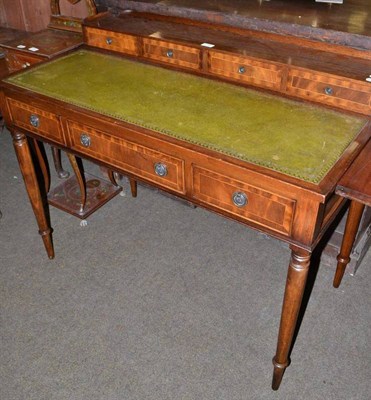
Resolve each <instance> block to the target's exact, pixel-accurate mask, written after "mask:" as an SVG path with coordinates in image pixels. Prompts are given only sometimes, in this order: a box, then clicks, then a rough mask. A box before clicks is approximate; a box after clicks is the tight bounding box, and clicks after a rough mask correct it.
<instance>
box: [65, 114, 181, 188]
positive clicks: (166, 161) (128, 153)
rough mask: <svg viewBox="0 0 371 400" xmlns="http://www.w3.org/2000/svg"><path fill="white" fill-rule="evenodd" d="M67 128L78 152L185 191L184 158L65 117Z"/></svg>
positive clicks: (72, 143)
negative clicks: (67, 119)
mask: <svg viewBox="0 0 371 400" xmlns="http://www.w3.org/2000/svg"><path fill="white" fill-rule="evenodd" d="M68 132H69V138H70V141H71V146H72V148H74V149H76V150H78V151H80V152H81V153H84V154H87V155H90V156H92V157H94V158H96V159H98V160H101V161H104V162H107V163H108V164H110V165H112V166H113V167H117V168H120V169H122V170H124V171H126V172H128V173H131V174H133V175H136V176H138V177H141V178H144V179H145V180H147V181H149V182H154V183H155V184H156V185H157V186H162V187H164V188H168V189H171V190H173V191H176V192H179V193H184V192H185V184H184V162H183V160H181V159H179V158H177V157H173V156H171V155H168V154H167V153H165V152H162V151H161V150H159V149H158V147H157V146H156V150H155V149H152V148H150V147H146V146H142V145H139V144H137V143H133V142H130V141H127V140H124V139H120V138H117V137H113V136H112V135H109V134H107V133H105V132H101V131H98V130H96V129H93V128H91V127H88V126H86V125H81V124H79V123H77V122H72V121H68Z"/></svg>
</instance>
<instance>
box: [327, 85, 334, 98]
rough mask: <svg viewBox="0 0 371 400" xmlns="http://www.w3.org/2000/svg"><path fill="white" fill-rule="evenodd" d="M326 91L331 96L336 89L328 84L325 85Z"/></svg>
mask: <svg viewBox="0 0 371 400" xmlns="http://www.w3.org/2000/svg"><path fill="white" fill-rule="evenodd" d="M325 93H326V94H327V95H328V96H331V95H332V94H333V93H334V91H333V90H332V88H331V87H330V86H327V87H325Z"/></svg>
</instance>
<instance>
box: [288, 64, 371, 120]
mask: <svg viewBox="0 0 371 400" xmlns="http://www.w3.org/2000/svg"><path fill="white" fill-rule="evenodd" d="M287 92H288V93H290V94H293V95H296V96H300V97H302V98H306V99H309V100H313V101H318V102H320V103H323V104H328V105H332V106H335V107H339V108H344V109H346V110H351V111H356V112H361V113H364V114H369V113H370V101H371V84H370V83H366V82H365V83H363V82H357V81H353V80H351V79H346V78H344V79H339V78H338V77H336V76H332V75H330V74H320V73H313V72H310V71H305V70H300V69H295V68H290V70H289V75H288V80H287Z"/></svg>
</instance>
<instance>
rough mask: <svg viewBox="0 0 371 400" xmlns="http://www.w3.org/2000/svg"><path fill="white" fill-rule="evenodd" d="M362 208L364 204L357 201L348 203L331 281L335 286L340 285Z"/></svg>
mask: <svg viewBox="0 0 371 400" xmlns="http://www.w3.org/2000/svg"><path fill="white" fill-rule="evenodd" d="M364 208H365V205H364V204H362V203H359V202H358V201H355V200H353V201H352V202H351V203H350V207H349V212H348V217H347V222H346V224H345V230H344V234H343V241H342V243H341V248H340V253H339V254H338V256H337V261H338V264H337V267H336V272H335V277H334V282H333V285H334V287H335V288H338V287H339V286H340V283H341V280H342V279H343V276H344V272H345V268H346V266H347V265H348V263H349V261H350V257H349V256H350V252H351V251H352V248H353V244H354V240H355V238H356V235H357V232H358V228H359V224H360V222H361V217H362V214H363V210H364Z"/></svg>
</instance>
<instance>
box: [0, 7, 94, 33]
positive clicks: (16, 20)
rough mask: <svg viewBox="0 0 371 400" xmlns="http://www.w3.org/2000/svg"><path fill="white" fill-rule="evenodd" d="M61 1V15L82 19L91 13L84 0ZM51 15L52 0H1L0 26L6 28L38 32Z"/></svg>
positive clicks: (48, 21) (45, 25) (45, 26)
mask: <svg viewBox="0 0 371 400" xmlns="http://www.w3.org/2000/svg"><path fill="white" fill-rule="evenodd" d="M59 3H60V4H59V10H60V13H58V14H60V15H65V16H71V17H74V18H80V19H81V18H84V17H86V16H87V15H91V14H90V13H89V9H88V6H87V5H86V3H85V2H84V1H80V2H76V1H73V2H72V3H71V2H70V1H69V0H60V1H59ZM75 3H76V4H75ZM54 9H55V8H54ZM55 14H57V13H55ZM50 15H51V1H50V0H0V26H3V27H6V28H13V29H19V30H23V31H28V32H38V31H40V30H42V29H45V28H47V26H48V25H49V24H50Z"/></svg>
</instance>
